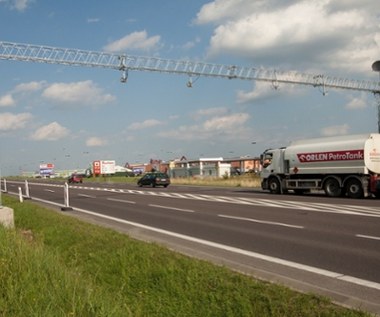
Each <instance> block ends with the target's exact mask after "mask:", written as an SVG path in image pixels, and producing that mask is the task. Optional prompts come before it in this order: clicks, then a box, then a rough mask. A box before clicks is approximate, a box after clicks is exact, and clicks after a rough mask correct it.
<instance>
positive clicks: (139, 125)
mask: <svg viewBox="0 0 380 317" xmlns="http://www.w3.org/2000/svg"><path fill="white" fill-rule="evenodd" d="M161 124H163V123H162V122H161V121H158V120H156V119H148V120H145V121H143V122H134V123H132V124H130V125H129V127H128V130H141V129H146V128H151V127H155V126H157V125H161Z"/></svg>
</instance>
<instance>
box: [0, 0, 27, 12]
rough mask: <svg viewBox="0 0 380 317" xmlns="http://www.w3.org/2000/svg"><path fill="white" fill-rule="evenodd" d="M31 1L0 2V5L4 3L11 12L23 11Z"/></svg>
mask: <svg viewBox="0 0 380 317" xmlns="http://www.w3.org/2000/svg"><path fill="white" fill-rule="evenodd" d="M32 1H33V0H1V1H0V4H1V3H5V4H6V5H7V6H9V7H10V8H11V9H12V10H17V11H20V12H22V11H25V10H26V9H27V8H28V6H29V5H30V3H31V2H32Z"/></svg>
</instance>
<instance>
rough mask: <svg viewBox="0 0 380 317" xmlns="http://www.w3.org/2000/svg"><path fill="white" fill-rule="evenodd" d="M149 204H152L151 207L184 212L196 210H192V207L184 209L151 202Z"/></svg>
mask: <svg viewBox="0 0 380 317" xmlns="http://www.w3.org/2000/svg"><path fill="white" fill-rule="evenodd" d="M148 206H150V207H156V208H161V209H169V210H177V211H184V212H195V211H194V210H191V209H182V208H175V207H169V206H162V205H154V204H149V205H148Z"/></svg>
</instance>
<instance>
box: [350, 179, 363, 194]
mask: <svg viewBox="0 0 380 317" xmlns="http://www.w3.org/2000/svg"><path fill="white" fill-rule="evenodd" d="M346 192H347V195H348V197H350V198H362V197H363V196H364V191H363V186H362V183H361V181H360V180H358V179H351V180H349V181H348V182H347V185H346Z"/></svg>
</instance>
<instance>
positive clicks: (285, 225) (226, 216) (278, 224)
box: [218, 215, 304, 229]
mask: <svg viewBox="0 0 380 317" xmlns="http://www.w3.org/2000/svg"><path fill="white" fill-rule="evenodd" d="M218 216H219V217H222V218H228V219H236V220H243V221H251V222H257V223H262V224H267V225H274V226H282V227H289V228H296V229H304V227H303V226H296V225H289V224H286V223H282V222H272V221H264V220H258V219H252V218H244V217H235V216H228V215H218Z"/></svg>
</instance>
